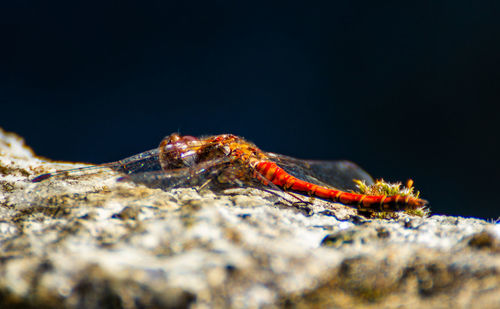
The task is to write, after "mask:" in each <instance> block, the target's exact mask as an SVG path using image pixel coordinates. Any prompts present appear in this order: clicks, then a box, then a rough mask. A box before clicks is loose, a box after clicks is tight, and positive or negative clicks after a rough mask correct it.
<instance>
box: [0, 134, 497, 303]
mask: <svg viewBox="0 0 500 309" xmlns="http://www.w3.org/2000/svg"><path fill="white" fill-rule="evenodd" d="M79 166H82V165H81V164H69V163H60V162H59V163H58V162H50V161H47V160H42V159H40V158H37V157H35V156H34V154H33V152H32V151H31V150H30V149H29V148H28V147H26V146H25V145H24V143H23V140H22V139H21V138H19V137H17V136H16V135H15V134H12V133H6V132H5V131H2V130H0V190H1V191H0V232H1V233H0V261H1V263H0V274H1V275H0V307H2V308H3V307H7V306H14V305H17V306H25V307H39V306H64V307H71V308H92V307H94V308H96V307H99V308H102V307H124V308H141V307H160V308H164V307H188V306H191V307H193V308H210V307H235V308H254V307H263V306H264V307H266V306H268V307H275V306H291V307H306V306H311V305H315V306H318V307H319V306H329V307H341V308H352V307H362V308H365V307H366V308H371V307H373V308H379V307H399V308H410V307H411V308H416V307H433V308H450V307H452V308H470V307H481V308H500V225H499V224H498V223H497V224H495V223H492V222H486V221H484V220H479V219H465V218H460V217H446V216H431V217H429V218H419V217H411V216H408V215H405V214H401V215H399V216H398V217H397V219H391V220H380V219H377V220H368V219H366V218H364V217H362V216H360V215H359V214H357V212H356V210H354V209H352V208H348V207H345V206H343V205H340V204H333V203H329V202H325V201H319V200H315V201H314V202H313V204H312V205H310V206H307V207H296V206H291V205H290V204H289V203H288V202H287V201H284V200H282V199H280V198H278V197H276V196H275V195H273V194H269V193H267V192H263V191H260V190H256V189H245V188H240V189H231V190H227V191H225V192H217V193H214V192H210V191H208V190H202V191H201V192H198V191H197V190H195V189H193V188H181V189H172V190H169V191H163V190H161V189H151V188H147V187H144V186H143V185H137V184H134V183H127V182H117V181H116V179H117V178H118V177H119V174H117V173H115V172H112V171H109V172H107V173H105V174H94V175H81V176H80V177H73V178H68V177H67V178H51V179H48V180H45V181H42V182H40V183H32V182H30V179H32V178H33V177H34V176H35V175H38V174H41V173H46V172H51V171H54V170H60V169H68V168H73V167H79Z"/></svg>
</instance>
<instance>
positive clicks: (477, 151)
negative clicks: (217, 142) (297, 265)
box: [0, 0, 500, 218]
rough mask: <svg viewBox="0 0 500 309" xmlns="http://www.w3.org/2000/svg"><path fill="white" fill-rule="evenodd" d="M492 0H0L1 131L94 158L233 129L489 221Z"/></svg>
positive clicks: (498, 50)
mask: <svg viewBox="0 0 500 309" xmlns="http://www.w3.org/2000/svg"><path fill="white" fill-rule="evenodd" d="M235 2H237V4H235ZM6 3H7V4H6ZM498 8H499V5H498V1H496V2H495V1H492V3H491V4H488V3H487V2H486V1H459V0H449V1H415V2H414V3H413V2H412V1H410V2H407V1H363V2H356V1H325V2H308V1H303V2H302V1H300V2H299V1H291V2H290V1H287V2H283V3H281V2H274V1H266V2H263V3H257V2H253V1H252V2H248V3H247V4H242V2H241V1H151V2H147V3H146V2H139V1H137V2H136V1H115V2H109V1H96V2H91V1H90V2H89V1H86V2H84V3H79V2H74V1H61V2H57V1H56V2H54V1H49V2H48V3H47V2H45V1H12V2H5V3H2V4H1V5H0V23H1V29H0V35H1V42H2V43H1V47H0V48H1V51H0V56H1V60H0V61H1V62H0V103H1V109H0V126H1V127H3V128H4V129H6V130H9V131H14V132H17V133H19V134H20V135H22V136H24V137H25V138H26V140H27V143H28V144H29V145H30V146H32V147H33V149H34V150H35V151H36V153H37V154H39V155H42V156H45V157H49V158H52V159H58V160H68V161H86V162H94V163H100V162H106V161H112V160H116V159H120V158H123V157H126V156H128V155H131V154H134V153H137V152H141V151H143V150H146V149H150V148H153V147H155V146H156V145H157V144H158V143H159V141H160V140H161V138H162V137H163V136H165V135H167V134H169V133H171V132H175V131H179V132H181V133H184V134H190V135H200V134H218V133H234V134H238V135H241V136H244V137H246V138H248V139H249V140H251V141H253V142H255V143H256V144H257V145H258V146H260V147H261V148H262V149H264V150H267V151H273V152H278V153H283V154H287V155H291V156H296V157H300V158H315V159H350V160H352V161H354V162H357V163H358V164H360V165H361V166H363V167H364V168H365V169H366V170H368V171H369V172H370V173H371V174H372V175H373V176H375V177H377V178H381V177H383V178H384V179H386V180H391V181H396V180H403V181H404V180H406V179H407V178H413V179H414V180H415V184H416V186H417V188H418V189H420V190H421V191H422V196H423V197H424V198H426V199H428V200H430V202H431V208H432V209H433V211H434V212H436V213H446V214H458V215H465V216H480V217H488V218H497V217H498V216H499V215H500V211H499V202H498V194H499V193H500V192H499V189H498V176H499V174H500V173H499V170H500V169H499V163H498V161H499V159H498V158H499V157H500V156H499V155H500V153H499V149H498V140H499V137H498V136H499V132H500V130H499V125H498V122H499V116H498V112H497V105H498V104H499V99H500V90H499V89H500V87H499V83H500V18H498V16H499V15H498V12H499V11H498Z"/></svg>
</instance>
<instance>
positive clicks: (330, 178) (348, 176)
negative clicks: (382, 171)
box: [266, 153, 373, 191]
mask: <svg viewBox="0 0 500 309" xmlns="http://www.w3.org/2000/svg"><path fill="white" fill-rule="evenodd" d="M266 154H267V155H268V156H269V157H270V158H271V159H272V160H273V161H274V162H276V164H278V165H279V166H280V167H281V168H283V169H284V170H285V171H287V172H288V173H289V174H291V175H293V176H295V177H297V178H299V179H302V180H304V181H308V182H311V183H314V184H317V185H321V186H326V187H330V188H336V189H339V190H343V191H349V190H353V191H356V190H357V187H356V184H355V183H354V182H353V179H358V180H364V181H365V182H366V183H367V184H372V183H373V178H372V177H371V176H370V175H369V174H368V173H367V172H366V171H364V170H363V169H362V168H361V167H359V166H358V165H356V164H355V163H353V162H350V161H345V160H340V161H319V160H301V159H296V158H292V157H289V156H285V155H281V154H276V153H266Z"/></svg>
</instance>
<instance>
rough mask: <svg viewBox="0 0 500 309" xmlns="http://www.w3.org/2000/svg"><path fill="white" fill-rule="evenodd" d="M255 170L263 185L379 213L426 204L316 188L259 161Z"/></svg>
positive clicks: (422, 201) (396, 197) (269, 164)
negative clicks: (268, 184) (271, 185)
mask: <svg viewBox="0 0 500 309" xmlns="http://www.w3.org/2000/svg"><path fill="white" fill-rule="evenodd" d="M255 169H256V170H257V172H258V173H260V175H259V174H257V177H258V178H259V179H260V180H261V181H263V182H264V183H266V181H270V182H272V183H273V184H275V185H277V186H279V187H282V188H283V189H285V190H292V191H296V192H303V193H307V194H309V195H311V196H316V197H319V198H323V199H327V200H331V201H334V202H339V203H342V204H345V205H351V206H357V207H360V208H366V209H371V210H379V211H397V210H402V209H415V208H419V207H423V206H425V204H426V201H425V200H422V199H419V198H415V197H412V196H401V195H392V196H385V195H365V194H358V193H350V192H345V191H341V190H336V189H331V188H326V187H322V186H318V185H316V184H313V183H310V182H307V181H303V180H301V179H298V178H296V177H294V176H292V175H290V174H288V173H287V172H286V171H284V170H283V169H282V168H281V167H279V166H278V165H277V164H276V163H274V162H269V161H261V162H259V163H257V164H256V165H255ZM262 178H264V179H262Z"/></svg>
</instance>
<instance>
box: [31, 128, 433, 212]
mask: <svg viewBox="0 0 500 309" xmlns="http://www.w3.org/2000/svg"><path fill="white" fill-rule="evenodd" d="M103 169H111V170H114V171H117V172H120V173H122V174H124V176H123V177H120V178H119V179H118V180H120V181H123V180H130V181H133V182H136V183H142V184H145V185H147V186H151V187H159V188H163V189H168V188H172V187H176V186H195V185H196V186H201V187H204V186H207V185H212V186H216V187H219V188H223V187H245V186H248V187H257V188H262V189H265V188H272V189H278V190H282V191H285V192H295V193H299V194H305V195H309V196H312V197H316V198H321V199H325V200H328V201H332V202H337V203H341V204H344V205H347V206H352V207H357V208H358V209H363V210H369V211H399V210H405V209H418V208H422V207H424V206H425V205H426V204H427V201H425V200H423V199H420V198H418V196H413V195H404V194H398V193H396V194H392V195H384V194H363V193H360V192H356V190H357V184H359V183H360V182H363V183H364V184H367V185H370V184H373V179H372V177H371V176H370V175H369V174H368V173H367V172H365V171H364V170H363V169H362V168H361V167H359V166H358V165H356V164H355V163H353V162H350V161H345V160H340V161H315V160H302V159H296V158H292V157H289V156H285V155H281V154H276V153H271V152H264V151H262V150H260V149H259V148H258V147H257V146H256V145H255V144H253V143H251V142H249V141H247V140H245V139H244V138H242V137H239V136H236V135H233V134H221V135H212V136H206V137H194V136H189V135H184V136H183V135H180V134H178V133H173V134H170V135H168V136H167V137H165V138H164V139H163V140H162V141H161V143H160V145H159V147H157V148H154V149H151V150H148V151H145V152H142V153H139V154H136V155H133V156H131V157H128V158H125V159H122V160H119V161H115V162H110V163H104V164H100V165H94V166H88V167H82V168H76V169H70V170H61V171H56V172H52V173H46V174H42V175H39V176H37V177H35V178H34V179H32V182H41V181H45V180H47V179H49V178H54V177H70V176H72V175H78V174H81V173H96V172H99V171H101V170H103Z"/></svg>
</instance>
